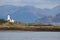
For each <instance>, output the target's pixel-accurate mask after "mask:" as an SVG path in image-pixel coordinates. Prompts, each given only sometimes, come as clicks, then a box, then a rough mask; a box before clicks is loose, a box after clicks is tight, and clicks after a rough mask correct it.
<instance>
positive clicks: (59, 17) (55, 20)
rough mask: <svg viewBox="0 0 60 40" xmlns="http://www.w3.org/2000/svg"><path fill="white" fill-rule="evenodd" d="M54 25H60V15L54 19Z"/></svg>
mask: <svg viewBox="0 0 60 40" xmlns="http://www.w3.org/2000/svg"><path fill="white" fill-rule="evenodd" d="M53 22H54V23H60V13H59V14H57V15H56V16H55V17H54V18H53Z"/></svg>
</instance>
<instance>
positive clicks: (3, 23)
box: [0, 15, 60, 32]
mask: <svg viewBox="0 0 60 40" xmlns="http://www.w3.org/2000/svg"><path fill="white" fill-rule="evenodd" d="M1 30H4V31H7V30H11V31H12V30H19V31H48V32H50V31H51V32H60V26H55V25H52V24H42V23H22V22H18V21H14V20H11V18H10V15H8V17H7V20H4V19H0V31H1Z"/></svg>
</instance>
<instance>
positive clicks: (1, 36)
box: [0, 31, 60, 40]
mask: <svg viewBox="0 0 60 40" xmlns="http://www.w3.org/2000/svg"><path fill="white" fill-rule="evenodd" d="M0 40H60V32H24V31H0Z"/></svg>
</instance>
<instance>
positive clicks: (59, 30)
mask: <svg viewBox="0 0 60 40" xmlns="http://www.w3.org/2000/svg"><path fill="white" fill-rule="evenodd" d="M0 31H32V32H60V28H30V29H24V28H15V27H9V28H8V27H0Z"/></svg>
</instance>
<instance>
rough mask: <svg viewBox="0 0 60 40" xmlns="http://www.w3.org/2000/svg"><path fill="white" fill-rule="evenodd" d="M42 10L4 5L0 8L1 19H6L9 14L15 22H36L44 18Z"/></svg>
mask: <svg viewBox="0 0 60 40" xmlns="http://www.w3.org/2000/svg"><path fill="white" fill-rule="evenodd" d="M42 12H43V11H42V9H40V8H36V7H33V6H23V7H18V6H12V5H4V6H0V17H2V18H5V19H6V16H7V15H8V14H10V15H11V16H12V18H13V19H14V20H17V21H22V22H29V23H30V22H35V20H37V19H38V18H40V17H44V16H45V15H43V14H42Z"/></svg>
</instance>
